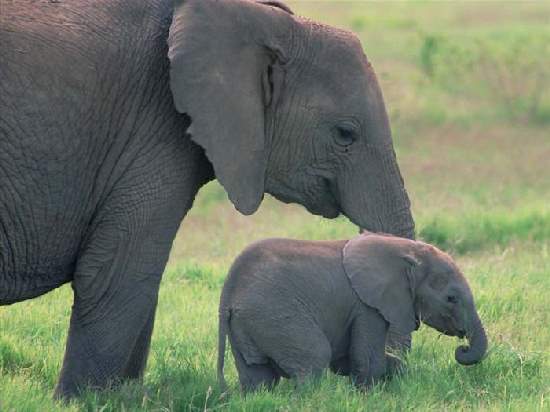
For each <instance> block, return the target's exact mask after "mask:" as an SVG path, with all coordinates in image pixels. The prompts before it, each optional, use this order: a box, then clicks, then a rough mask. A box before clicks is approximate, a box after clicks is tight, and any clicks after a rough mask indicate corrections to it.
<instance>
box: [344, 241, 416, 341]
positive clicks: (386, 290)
mask: <svg viewBox="0 0 550 412" xmlns="http://www.w3.org/2000/svg"><path fill="white" fill-rule="evenodd" d="M414 244H415V242H414V241H411V240H408V239H401V238H395V237H388V236H380V235H368V236H365V235H360V236H357V237H355V238H353V239H351V240H350V241H348V243H346V246H345V247H344V250H343V264H344V270H345V272H346V275H347V276H348V278H349V280H350V283H351V286H352V288H353V289H354V291H355V292H356V293H357V295H358V296H359V299H361V301H362V302H363V303H364V304H365V305H367V306H370V307H372V308H375V309H377V310H378V311H379V312H380V314H381V315H382V316H383V317H384V319H385V320H386V321H387V322H388V323H389V324H390V326H391V327H392V328H393V329H394V330H395V331H396V332H398V333H400V334H403V335H406V334H409V333H411V332H412V331H413V330H415V329H417V322H416V316H415V309H414V291H415V273H414V272H415V271H414V268H415V266H416V265H417V264H418V262H417V260H416V258H415V257H414V254H413V250H414Z"/></svg>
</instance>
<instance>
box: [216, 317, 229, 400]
mask: <svg viewBox="0 0 550 412" xmlns="http://www.w3.org/2000/svg"><path fill="white" fill-rule="evenodd" d="M228 331H229V310H227V309H226V308H223V307H220V313H219V324H218V385H219V386H220V390H221V391H222V393H223V392H226V390H227V384H226V383H225V378H224V376H223V366H224V362H225V341H226V337H227V333H228Z"/></svg>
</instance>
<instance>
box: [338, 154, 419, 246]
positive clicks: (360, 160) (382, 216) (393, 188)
mask: <svg viewBox="0 0 550 412" xmlns="http://www.w3.org/2000/svg"><path fill="white" fill-rule="evenodd" d="M354 166H355V168H352V170H350V172H351V173H349V176H350V178H349V179H342V180H343V182H341V183H340V185H339V186H341V201H342V208H343V210H344V213H345V214H346V215H347V216H348V217H349V218H350V219H351V220H352V221H353V222H354V223H355V224H357V225H358V226H359V227H360V228H362V229H363V230H368V231H371V232H384V233H390V234H392V235H396V236H401V237H406V238H409V239H414V220H413V217H412V214H411V203H410V200H409V197H408V195H407V191H406V190H405V185H404V183H403V178H402V177H401V172H400V171H399V166H398V165H397V159H396V157H395V152H394V150H393V147H392V146H391V145H384V146H369V147H366V148H364V149H363V150H362V151H361V153H360V154H359V155H358V156H357V160H356V164H355V165H354ZM353 169H355V170H353ZM357 170H360V171H361V172H362V173H359V172H357Z"/></svg>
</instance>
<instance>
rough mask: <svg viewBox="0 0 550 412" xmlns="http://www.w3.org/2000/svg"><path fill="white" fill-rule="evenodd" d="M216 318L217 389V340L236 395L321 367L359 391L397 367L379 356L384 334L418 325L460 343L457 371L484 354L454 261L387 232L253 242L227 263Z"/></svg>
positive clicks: (476, 320)
mask: <svg viewBox="0 0 550 412" xmlns="http://www.w3.org/2000/svg"><path fill="white" fill-rule="evenodd" d="M219 319H220V323H219V347H218V380H219V382H220V385H221V387H222V389H223V390H225V389H226V386H225V381H224V377H223V365H224V354H225V343H226V335H229V341H230V343H231V349H232V352H233V356H234V357H235V364H236V366H237V370H238V373H239V380H240V383H241V386H242V389H243V390H245V391H250V390H254V389H256V388H257V387H258V386H259V385H265V386H267V387H272V386H273V385H275V384H276V383H277V382H278V380H279V379H280V377H281V376H283V377H292V378H297V379H298V381H300V380H302V379H303V378H304V377H306V376H308V375H319V374H320V373H321V372H322V371H323V370H324V369H326V368H329V367H330V368H331V369H332V370H333V371H334V372H337V373H340V374H344V375H350V377H351V378H352V380H353V382H354V383H355V384H356V385H358V386H359V387H362V388H364V387H368V386H370V385H372V384H374V383H376V382H377V381H379V380H380V379H382V378H383V377H384V376H386V375H387V374H391V373H392V372H393V371H395V369H396V368H397V367H398V366H399V360H398V359H397V358H395V357H392V356H391V355H387V354H385V352H386V351H385V344H386V340H387V332H388V329H389V328H391V327H394V328H395V329H396V330H398V331H400V332H401V333H403V334H410V333H411V332H412V331H413V330H415V329H417V328H418V326H419V322H420V321H422V322H423V323H425V324H427V325H429V326H431V327H433V328H435V329H437V330H438V331H440V332H443V333H445V334H447V335H450V336H459V337H461V338H462V337H466V338H467V339H468V341H469V345H468V346H460V347H459V348H458V349H457V350H456V353H455V358H456V360H457V361H458V362H459V363H461V364H463V365H470V364H474V363H477V362H479V361H480V360H481V359H482V358H483V356H484V354H485V352H486V350H487V338H486V335H485V331H484V329H483V326H482V324H481V321H480V319H479V316H478V314H477V311H476V308H475V305H474V300H473V297H472V293H471V291H470V288H469V286H468V283H467V282H466V279H465V278H464V276H463V275H462V273H461V272H460V270H459V269H458V267H457V266H456V265H455V263H454V262H453V260H452V259H451V258H450V257H449V256H448V255H447V254H445V253H443V252H441V251H440V250H438V249H437V248H435V247H433V246H430V245H428V244H426V243H423V242H415V241H413V240H409V239H404V238H397V237H393V236H388V235H375V234H370V233H367V234H363V235H359V236H358V237H356V238H354V239H351V240H350V241H344V240H342V241H317V242H315V241H298V240H289V239H268V240H264V241H260V242H257V243H255V244H253V245H251V246H249V247H248V248H247V249H246V250H245V251H244V252H243V253H242V254H241V255H240V256H239V257H238V258H237V259H236V261H235V262H234V264H233V266H232V267H231V270H230V272H229V276H228V278H227V280H226V282H225V285H224V288H223V291H222V296H221V301H220V318H219Z"/></svg>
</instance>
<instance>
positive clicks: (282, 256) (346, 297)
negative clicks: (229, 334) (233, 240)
mask: <svg viewBox="0 0 550 412" xmlns="http://www.w3.org/2000/svg"><path fill="white" fill-rule="evenodd" d="M345 242H346V241H301V240H290V239H266V240H262V241H260V242H256V243H254V244H252V245H250V246H249V247H248V248H247V249H245V251H244V252H243V253H242V254H241V255H240V256H239V257H238V258H237V259H236V260H235V262H234V263H233V265H232V267H231V269H230V271H229V275H228V277H227V280H226V282H225V285H224V291H223V295H222V306H226V307H227V308H229V309H232V310H237V311H240V312H242V311H244V312H248V311H250V312H251V313H255V314H256V315H260V314H261V312H263V311H264V310H266V311H272V310H274V309H276V310H278V311H281V312H286V313H293V312H296V311H300V312H303V311H304V310H305V311H307V312H312V313H316V314H318V315H323V312H325V311H327V312H331V313H332V312H334V311H335V310H337V311H338V308H337V307H335V306H334V305H338V302H342V303H341V304H342V305H345V306H346V307H347V306H349V305H350V302H352V301H353V292H352V290H351V287H350V286H349V283H348V280H347V278H346V276H345V274H344V272H343V268H342V248H343V247H344V245H345ZM340 309H341V310H346V308H340Z"/></svg>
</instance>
